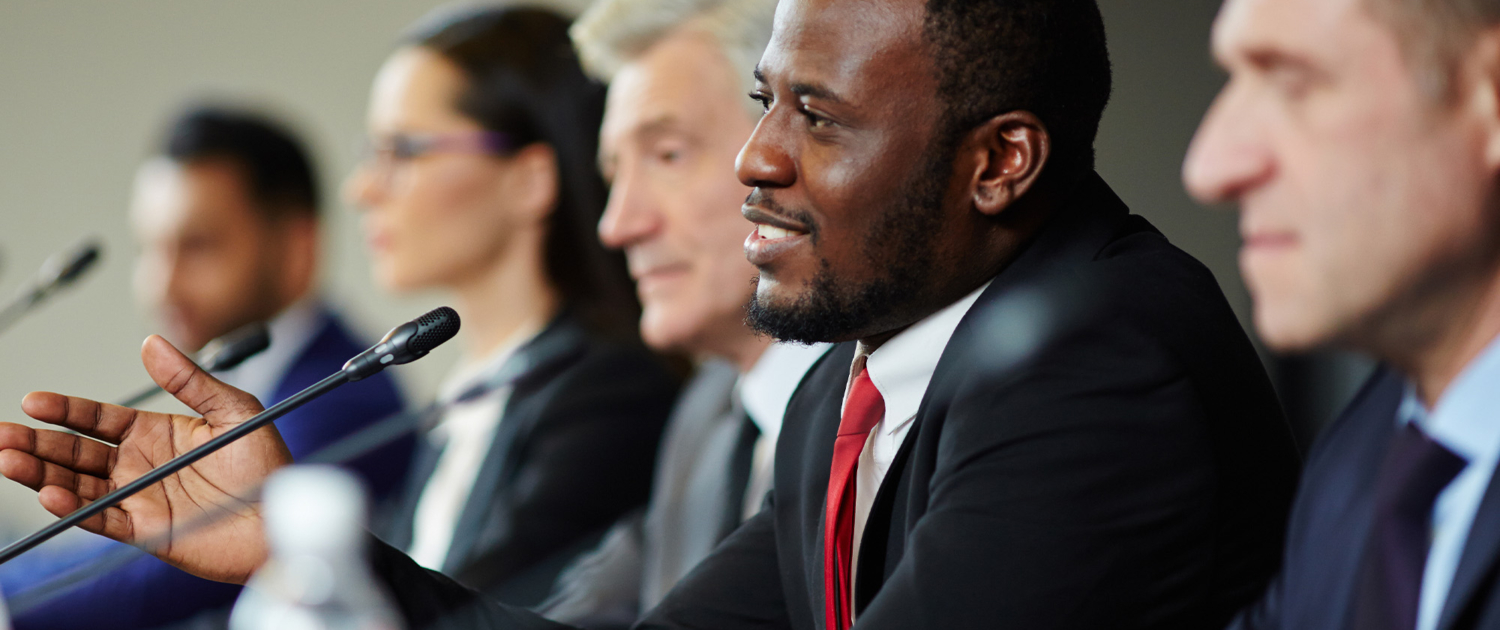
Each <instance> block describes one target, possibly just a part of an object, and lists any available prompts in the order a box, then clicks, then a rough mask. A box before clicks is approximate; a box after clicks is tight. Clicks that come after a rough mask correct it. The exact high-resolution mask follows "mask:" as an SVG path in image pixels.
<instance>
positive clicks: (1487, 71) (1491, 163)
mask: <svg viewBox="0 0 1500 630" xmlns="http://www.w3.org/2000/svg"><path fill="white" fill-rule="evenodd" d="M1466 61H1467V63H1466V64H1465V66H1466V68H1465V70H1466V74H1468V76H1467V77H1464V78H1465V79H1467V80H1470V81H1473V82H1474V84H1473V86H1472V87H1473V88H1474V89H1473V90H1472V91H1471V92H1469V95H1470V96H1471V97H1472V98H1471V99H1470V100H1469V105H1470V106H1472V107H1474V108H1475V110H1476V113H1478V114H1479V117H1480V118H1479V120H1480V121H1481V123H1482V125H1483V130H1484V137H1485V144H1484V163H1485V167H1486V168H1488V169H1489V170H1490V172H1492V173H1497V174H1500V28H1489V29H1485V30H1484V31H1482V32H1480V34H1479V36H1478V37H1477V38H1476V39H1475V41H1474V45H1473V46H1472V47H1471V48H1470V49H1469V54H1468V55H1467V59H1466Z"/></svg>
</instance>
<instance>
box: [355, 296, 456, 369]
mask: <svg viewBox="0 0 1500 630" xmlns="http://www.w3.org/2000/svg"><path fill="white" fill-rule="evenodd" d="M458 326H459V321H458V311H455V310H453V309H451V308H448V307H446V306H440V307H438V308H435V309H432V310H431V311H428V312H427V313H426V314H424V315H422V316H421V317H418V318H416V319H414V320H411V321H409V322H406V323H405V324H402V325H400V326H397V327H395V328H392V329H391V331H390V332H388V333H386V334H385V337H382V338H381V339H380V343H377V344H375V347H373V348H370V349H369V350H366V351H364V352H361V353H360V354H359V356H357V357H354V358H353V359H349V362H348V363H345V364H344V373H345V374H347V375H348V376H349V378H350V380H356V381H357V380H359V379H362V378H365V377H367V376H369V375H371V374H374V373H376V372H379V371H380V370H383V369H385V367H386V366H388V365H401V364H403V363H411V362H412V361H415V360H417V359H420V358H422V357H424V356H427V353H428V352H431V351H432V349H433V348H436V347H438V346H440V345H443V343H444V342H446V341H448V340H449V339H452V338H453V336H454V335H457V334H458Z"/></svg>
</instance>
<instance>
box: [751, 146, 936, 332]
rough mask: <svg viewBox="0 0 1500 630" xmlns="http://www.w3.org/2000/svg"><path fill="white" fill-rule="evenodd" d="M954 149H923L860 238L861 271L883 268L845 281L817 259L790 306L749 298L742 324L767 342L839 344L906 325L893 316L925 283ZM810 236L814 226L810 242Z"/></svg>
mask: <svg viewBox="0 0 1500 630" xmlns="http://www.w3.org/2000/svg"><path fill="white" fill-rule="evenodd" d="M956 149H957V147H944V146H935V147H933V148H931V149H929V150H928V152H927V155H926V156H925V157H924V158H923V164H922V167H921V168H917V169H915V170H914V171H913V174H912V176H911V177H910V178H908V179H907V181H906V182H905V183H904V184H903V185H902V186H901V189H900V193H899V194H898V195H897V196H896V198H895V199H894V200H893V202H892V203H890V204H888V205H886V206H885V207H884V208H882V209H881V210H880V212H879V215H878V216H876V217H875V220H874V221H873V222H872V223H871V224H870V227H869V229H868V230H867V231H866V233H865V235H864V238H863V239H861V242H862V244H863V247H862V248H861V249H862V250H863V251H864V252H865V256H866V260H865V263H866V264H867V265H868V268H870V269H878V270H882V271H883V273H880V274H878V275H877V276H876V277H874V278H870V279H868V280H864V281H862V282H851V281H849V280H846V279H842V278H839V277H838V276H837V275H836V274H835V273H834V272H833V268H832V266H831V265H829V263H828V260H827V259H826V258H821V257H820V258H819V260H818V265H819V270H818V272H817V273H816V274H815V275H814V276H813V278H812V281H811V286H810V287H809V289H808V290H807V291H805V292H803V293H802V294H801V295H798V296H797V298H796V299H795V300H792V301H791V302H790V303H788V304H769V303H766V302H765V301H762V300H761V299H760V298H759V296H758V295H752V296H751V297H750V303H749V304H748V305H747V306H746V311H747V317H746V320H745V321H746V323H747V324H749V325H750V327H751V328H753V329H755V330H756V331H757V332H760V333H763V334H766V335H769V336H771V337H773V338H775V339H778V340H781V341H791V342H796V343H804V344H811V343H819V342H832V341H843V340H847V339H851V338H857V337H859V336H863V335H867V334H874V333H877V332H882V331H883V330H888V329H891V328H896V327H899V326H901V325H902V324H903V323H909V322H902V321H900V320H901V318H902V316H903V315H904V314H905V313H907V312H908V311H909V310H911V307H912V305H913V304H919V303H921V302H922V298H923V296H924V295H925V292H926V291H927V290H929V289H930V288H931V287H932V283H931V282H930V279H931V278H932V275H933V268H934V267H935V266H936V265H935V260H936V255H935V254H936V244H937V239H938V232H939V231H938V229H937V228H938V226H939V225H940V224H941V220H942V202H943V195H944V193H945V192H946V185H947V182H948V180H949V179H950V178H951V177H952V175H953V156H954V155H955V154H956ZM816 235H817V232H816V227H815V226H814V229H813V242H814V243H815V244H816V242H817V241H816ZM755 282H756V283H757V284H758V283H759V276H757V277H756V279H755ZM883 326H888V328H883Z"/></svg>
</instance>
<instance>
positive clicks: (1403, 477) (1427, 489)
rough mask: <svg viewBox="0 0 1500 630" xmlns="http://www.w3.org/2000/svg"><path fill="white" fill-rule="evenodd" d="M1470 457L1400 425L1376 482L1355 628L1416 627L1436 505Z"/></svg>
mask: <svg viewBox="0 0 1500 630" xmlns="http://www.w3.org/2000/svg"><path fill="white" fill-rule="evenodd" d="M1465 465H1467V462H1465V461H1464V459H1463V458H1462V457H1459V456H1458V455H1456V454H1454V453H1453V451H1450V450H1448V449H1447V448H1444V447H1443V445H1441V444H1438V443H1437V442H1434V441H1433V440H1432V438H1429V437H1427V435H1426V434H1424V433H1422V431H1421V429H1419V428H1417V427H1416V426H1415V425H1414V424H1411V423H1408V424H1406V425H1405V426H1403V427H1402V428H1401V429H1399V430H1397V431H1396V437H1395V439H1393V440H1392V441H1391V445H1390V450H1388V451H1387V452H1386V455H1385V461H1384V462H1383V463H1382V464H1381V467H1380V476H1379V477H1378V478H1377V479H1376V482H1375V515H1374V522H1372V523H1371V528H1370V539H1369V540H1368V541H1367V543H1366V546H1365V555H1364V559H1363V561H1362V564H1361V566H1360V574H1359V582H1358V585H1357V586H1356V589H1357V590H1356V591H1355V595H1354V628H1357V629H1359V630H1412V629H1413V628H1415V627H1416V626H1417V603H1418V601H1419V598H1420V596H1421V592H1422V570H1423V567H1425V566H1426V565H1427V550H1428V547H1429V546H1431V543H1432V505H1433V503H1434V502H1436V501H1437V497H1438V494H1439V493H1441V492H1442V491H1443V488H1446V487H1447V486H1448V483H1449V482H1451V481H1453V478H1454V477H1457V476H1458V473H1459V472H1461V471H1462V470H1463V469H1464V466H1465Z"/></svg>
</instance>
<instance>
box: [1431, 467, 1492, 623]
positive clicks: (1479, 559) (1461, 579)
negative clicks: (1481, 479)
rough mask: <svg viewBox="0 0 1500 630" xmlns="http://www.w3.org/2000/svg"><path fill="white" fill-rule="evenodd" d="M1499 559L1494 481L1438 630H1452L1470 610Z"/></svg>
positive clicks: (1477, 517) (1482, 503) (1476, 518)
mask: <svg viewBox="0 0 1500 630" xmlns="http://www.w3.org/2000/svg"><path fill="white" fill-rule="evenodd" d="M1497 556H1500V484H1497V483H1495V478H1494V477H1491V478H1490V485H1489V487H1488V488H1486V489H1485V491H1484V499H1483V500H1482V501H1480V503H1479V511H1478V512H1477V513H1476V514H1475V515H1474V524H1473V525H1472V526H1471V527H1470V529H1469V538H1468V540H1467V541H1466V542H1465V543H1464V549H1463V555H1462V558H1461V559H1460V560H1459V562H1458V570H1457V571H1455V572H1454V574H1453V585H1452V586H1451V587H1450V588H1449V590H1448V600H1447V601H1446V602H1444V604H1443V614H1442V616H1440V617H1439V618H1438V626H1437V627H1438V630H1446V629H1448V628H1452V627H1453V624H1454V622H1455V621H1456V620H1457V619H1458V616H1459V614H1460V613H1462V612H1463V611H1464V609H1465V608H1467V607H1468V606H1469V603H1470V601H1471V600H1472V599H1473V598H1474V596H1475V594H1476V593H1477V591H1478V590H1479V587H1480V585H1481V584H1483V583H1484V581H1485V577H1486V576H1488V575H1490V574H1491V573H1493V572H1494V567H1495V562H1496V559H1497Z"/></svg>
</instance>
